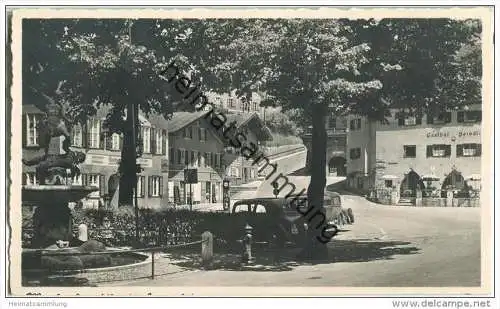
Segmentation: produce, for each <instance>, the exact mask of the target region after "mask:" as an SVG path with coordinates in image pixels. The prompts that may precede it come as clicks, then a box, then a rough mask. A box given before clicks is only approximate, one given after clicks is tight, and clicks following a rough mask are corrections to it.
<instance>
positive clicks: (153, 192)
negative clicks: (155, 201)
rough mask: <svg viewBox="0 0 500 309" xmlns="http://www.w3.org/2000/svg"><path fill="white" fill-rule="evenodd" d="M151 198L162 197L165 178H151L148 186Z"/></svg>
mask: <svg viewBox="0 0 500 309" xmlns="http://www.w3.org/2000/svg"><path fill="white" fill-rule="evenodd" d="M148 185H149V186H148V190H149V196H150V197H161V196H162V192H163V177H162V176H150V177H149V184H148Z"/></svg>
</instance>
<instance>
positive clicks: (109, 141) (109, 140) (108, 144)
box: [106, 132, 113, 150]
mask: <svg viewBox="0 0 500 309" xmlns="http://www.w3.org/2000/svg"><path fill="white" fill-rule="evenodd" d="M106 149H107V150H111V149H113V133H111V132H110V133H108V134H106Z"/></svg>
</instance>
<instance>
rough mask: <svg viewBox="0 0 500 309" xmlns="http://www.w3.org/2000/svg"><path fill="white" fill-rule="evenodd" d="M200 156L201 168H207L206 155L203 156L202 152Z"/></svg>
mask: <svg viewBox="0 0 500 309" xmlns="http://www.w3.org/2000/svg"><path fill="white" fill-rule="evenodd" d="M199 155H200V156H201V158H200V159H201V160H200V167H206V166H207V161H206V157H207V156H206V155H207V154H206V153H204V154H203V156H202V155H201V152H200V153H199Z"/></svg>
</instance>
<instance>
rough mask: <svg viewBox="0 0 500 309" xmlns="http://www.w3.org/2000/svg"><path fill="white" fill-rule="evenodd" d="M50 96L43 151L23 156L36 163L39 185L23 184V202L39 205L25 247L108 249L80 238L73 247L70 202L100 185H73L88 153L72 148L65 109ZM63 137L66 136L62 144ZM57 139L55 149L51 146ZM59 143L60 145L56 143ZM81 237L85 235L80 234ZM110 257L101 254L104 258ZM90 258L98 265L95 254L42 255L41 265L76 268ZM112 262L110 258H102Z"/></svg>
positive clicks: (42, 133) (29, 163) (24, 161)
mask: <svg viewBox="0 0 500 309" xmlns="http://www.w3.org/2000/svg"><path fill="white" fill-rule="evenodd" d="M43 97H44V98H45V99H47V103H48V104H47V114H46V117H45V118H44V119H43V121H42V126H41V128H40V133H41V136H40V146H41V147H42V149H44V150H45V151H44V153H43V154H41V155H39V156H38V157H35V158H31V159H29V160H25V159H23V163H24V164H25V165H27V166H35V171H36V177H37V179H38V180H39V185H29V186H23V188H22V202H23V204H24V205H31V206H36V208H35V211H34V214H33V227H34V231H33V238H32V242H31V247H32V248H26V250H24V249H23V252H24V251H26V253H28V251H29V250H30V249H52V250H54V249H57V250H62V251H68V252H89V253H91V252H96V251H102V250H105V248H104V245H103V244H101V243H99V242H97V241H95V240H88V239H86V237H80V238H81V239H80V241H79V242H78V241H77V242H76V243H78V244H79V245H80V246H78V247H77V248H70V244H74V243H75V241H76V240H77V239H76V237H74V235H73V227H72V214H71V210H70V208H69V207H68V204H69V203H74V202H77V201H80V200H81V199H83V198H85V197H86V196H88V195H89V194H90V193H92V192H94V191H98V190H99V188H97V187H93V186H83V185H74V184H73V183H72V180H71V179H73V177H75V176H78V175H79V174H80V169H79V167H78V165H79V164H81V163H83V162H84V161H85V154H84V153H83V152H79V151H73V150H71V149H70V148H69V145H71V139H70V134H69V133H68V130H67V123H69V122H68V120H67V119H66V117H65V115H64V111H63V109H62V108H61V107H60V106H59V105H58V103H56V102H55V100H53V99H52V98H50V97H48V96H46V95H43ZM61 138H64V140H63V141H62V147H60V146H61ZM54 142H58V143H59V144H58V146H59V147H56V150H55V151H54V149H53V148H52V147H50V146H51V145H54ZM56 145H57V144H56ZM81 236H82V235H81ZM106 258H109V257H98V258H97V259H100V260H103V259H106ZM85 260H89V262H90V263H91V264H95V260H96V258H93V257H92V256H81V257H80V256H77V255H75V256H64V257H63V256H61V257H59V256H45V257H44V256H42V259H41V261H39V263H41V266H42V267H46V268H47V267H49V268H56V269H57V268H58V269H68V268H71V269H75V268H81V267H82V266H85V265H84V264H85V263H83V262H85ZM103 262H104V263H105V264H106V263H107V264H109V261H103Z"/></svg>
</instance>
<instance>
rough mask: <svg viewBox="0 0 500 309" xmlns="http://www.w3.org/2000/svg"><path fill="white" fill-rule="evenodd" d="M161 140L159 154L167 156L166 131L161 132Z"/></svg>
mask: <svg viewBox="0 0 500 309" xmlns="http://www.w3.org/2000/svg"><path fill="white" fill-rule="evenodd" d="M161 140H162V146H161V154H162V155H166V154H167V131H166V130H162V131H161Z"/></svg>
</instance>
